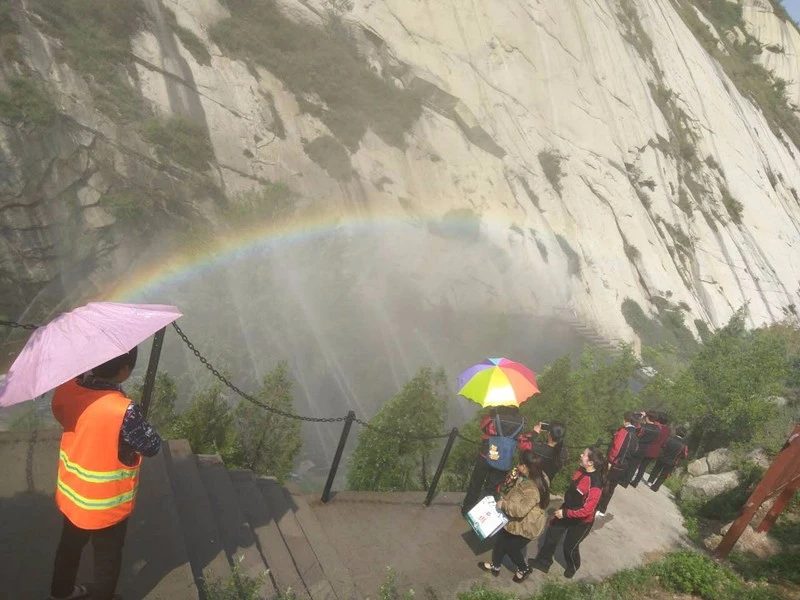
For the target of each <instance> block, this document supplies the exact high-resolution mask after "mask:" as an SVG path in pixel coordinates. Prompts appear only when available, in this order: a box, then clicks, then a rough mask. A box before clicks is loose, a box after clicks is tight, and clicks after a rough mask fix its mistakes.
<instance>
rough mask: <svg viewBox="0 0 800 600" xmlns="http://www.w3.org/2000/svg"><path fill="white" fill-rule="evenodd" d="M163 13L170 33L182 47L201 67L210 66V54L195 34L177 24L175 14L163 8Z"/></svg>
mask: <svg viewBox="0 0 800 600" xmlns="http://www.w3.org/2000/svg"><path fill="white" fill-rule="evenodd" d="M164 13H165V14H166V18H167V22H168V23H169V25H170V27H171V28H172V31H174V32H175V35H176V36H178V39H179V40H180V41H181V44H183V47H184V48H186V49H187V50H188V51H189V52H190V53H191V55H192V56H194V59H195V60H196V61H197V62H198V63H199V64H201V65H210V64H211V54H210V53H209V52H208V48H206V45H205V44H204V43H203V40H201V39H200V38H199V37H197V34H195V32H194V31H192V30H191V29H186V27H183V26H181V25H179V24H178V19H177V18H176V17H175V13H174V12H172V11H171V10H170V9H168V8H164Z"/></svg>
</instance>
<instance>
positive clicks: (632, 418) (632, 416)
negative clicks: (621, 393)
mask: <svg viewBox="0 0 800 600" xmlns="http://www.w3.org/2000/svg"><path fill="white" fill-rule="evenodd" d="M622 420H623V421H625V422H626V423H635V422H636V413H634V412H633V411H632V410H629V411H626V412H625V414H624V415H622Z"/></svg>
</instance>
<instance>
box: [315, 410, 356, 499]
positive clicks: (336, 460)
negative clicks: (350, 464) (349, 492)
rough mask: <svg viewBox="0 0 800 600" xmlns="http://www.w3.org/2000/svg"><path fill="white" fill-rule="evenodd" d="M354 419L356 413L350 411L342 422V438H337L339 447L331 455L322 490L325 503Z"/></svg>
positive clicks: (329, 497) (329, 494) (328, 497)
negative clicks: (331, 459)
mask: <svg viewBox="0 0 800 600" xmlns="http://www.w3.org/2000/svg"><path fill="white" fill-rule="evenodd" d="M355 418H356V413H354V412H353V411H352V410H351V411H349V412H348V413H347V418H346V419H345V421H344V427H343V428H342V437H340V438H339V445H338V446H336V454H334V455H333V463H331V470H330V471H328V481H326V482H325V489H324V490H322V501H323V502H327V501H328V500H330V499H331V488H332V487H333V480H334V479H335V478H336V471H337V470H338V469H339V462H340V461H341V460H342V453H343V452H344V445H345V444H346V443H347V436H348V435H350V427H352V426H353V421H354V420H355Z"/></svg>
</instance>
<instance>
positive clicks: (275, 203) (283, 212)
mask: <svg viewBox="0 0 800 600" xmlns="http://www.w3.org/2000/svg"><path fill="white" fill-rule="evenodd" d="M294 197H295V194H294V192H292V190H291V189H290V188H289V186H287V185H286V184H284V183H281V182H268V183H265V184H264V185H263V186H262V187H261V188H259V189H256V190H251V191H248V192H244V193H243V194H239V195H238V196H236V197H234V198H233V199H231V201H230V202H228V203H227V205H226V207H225V211H224V212H225V216H226V217H227V218H228V220H230V221H232V222H235V223H249V224H252V223H253V222H254V221H259V220H263V219H269V220H274V219H280V218H282V217H286V216H288V215H289V214H291V212H292V210H293V209H294Z"/></svg>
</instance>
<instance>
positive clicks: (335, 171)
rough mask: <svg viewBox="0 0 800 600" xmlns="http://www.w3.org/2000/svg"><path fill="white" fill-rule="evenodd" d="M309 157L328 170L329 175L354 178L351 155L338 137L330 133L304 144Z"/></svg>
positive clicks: (346, 179)
mask: <svg viewBox="0 0 800 600" xmlns="http://www.w3.org/2000/svg"><path fill="white" fill-rule="evenodd" d="M303 150H305V152H306V154H308V157H309V158H310V159H311V160H313V161H314V162H315V163H317V164H318V165H319V166H320V167H322V168H323V169H325V170H326V171H327V172H328V175H330V176H331V177H333V178H334V179H338V180H339V181H350V180H351V179H352V178H353V165H352V164H351V163H350V155H349V154H348V153H347V150H346V149H345V147H344V146H342V145H341V144H340V143H339V142H338V141H337V140H336V138H333V137H331V136H329V135H323V136H321V137H318V138H317V139H315V140H312V141H311V142H308V143H307V144H303Z"/></svg>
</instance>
